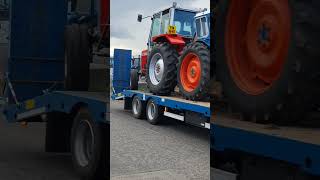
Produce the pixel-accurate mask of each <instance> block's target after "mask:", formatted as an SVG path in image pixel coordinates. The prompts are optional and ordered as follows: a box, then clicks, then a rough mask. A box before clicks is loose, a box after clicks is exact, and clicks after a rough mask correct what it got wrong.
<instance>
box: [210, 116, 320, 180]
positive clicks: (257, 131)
mask: <svg viewBox="0 0 320 180" xmlns="http://www.w3.org/2000/svg"><path fill="white" fill-rule="evenodd" d="M211 129H212V131H211V139H212V141H211V148H213V149H214V150H217V151H224V150H235V151H241V152H245V153H250V154H254V155H259V156H263V157H269V158H272V159H276V160H281V161H285V162H289V163H291V164H293V165H296V166H298V167H300V168H301V169H302V170H304V171H306V172H308V173H311V174H314V175H320V153H319V152H320V138H319V137H320V129H319V128H301V127H287V126H285V127H282V126H275V125H272V124H267V125H263V124H256V123H252V122H247V121H240V120H238V119H235V118H234V117H230V116H226V115H221V114H218V115H215V116H214V117H213V118H212V120H211Z"/></svg>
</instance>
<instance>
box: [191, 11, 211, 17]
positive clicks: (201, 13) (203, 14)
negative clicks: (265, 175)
mask: <svg viewBox="0 0 320 180" xmlns="http://www.w3.org/2000/svg"><path fill="white" fill-rule="evenodd" d="M207 14H210V10H204V11H202V12H198V13H197V14H196V16H195V18H197V17H200V16H205V15H207Z"/></svg>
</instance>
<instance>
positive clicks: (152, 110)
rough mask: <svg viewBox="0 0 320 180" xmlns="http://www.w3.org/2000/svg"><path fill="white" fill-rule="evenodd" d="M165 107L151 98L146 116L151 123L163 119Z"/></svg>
mask: <svg viewBox="0 0 320 180" xmlns="http://www.w3.org/2000/svg"><path fill="white" fill-rule="evenodd" d="M163 113H164V107H162V106H159V105H157V104H156V103H155V101H154V100H153V99H150V100H149V101H148V103H147V107H146V116H147V120H148V121H149V123H150V124H153V125H156V124H158V123H159V122H160V121H161V120H162V119H163Z"/></svg>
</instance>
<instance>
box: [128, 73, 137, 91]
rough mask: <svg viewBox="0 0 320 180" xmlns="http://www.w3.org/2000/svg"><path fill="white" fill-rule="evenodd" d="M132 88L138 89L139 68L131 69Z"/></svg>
mask: <svg viewBox="0 0 320 180" xmlns="http://www.w3.org/2000/svg"><path fill="white" fill-rule="evenodd" d="M130 74H131V76H130V89H131V90H138V86H139V85H138V83H139V73H138V70H137V69H131V72H130Z"/></svg>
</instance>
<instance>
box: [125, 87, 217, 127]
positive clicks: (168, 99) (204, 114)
mask: <svg viewBox="0 0 320 180" xmlns="http://www.w3.org/2000/svg"><path fill="white" fill-rule="evenodd" d="M123 94H124V97H125V98H131V99H132V98H133V97H134V96H138V97H139V98H140V100H142V101H148V100H149V99H153V100H155V102H156V103H157V104H158V105H160V106H163V107H166V109H168V108H170V109H173V110H176V111H179V112H181V113H183V115H181V113H172V112H169V110H168V111H165V112H164V116H167V117H170V118H174V119H177V120H180V121H184V122H186V123H188V124H193V125H196V126H200V127H203V128H207V129H210V122H209V121H210V115H211V114H210V102H200V101H190V100H186V99H183V98H182V97H176V96H157V95H153V94H152V93H148V92H142V91H136V90H125V91H124V92H123ZM187 112H191V113H193V114H192V115H188V116H187ZM191 116H192V117H191ZM187 117H189V118H187Z"/></svg>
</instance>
